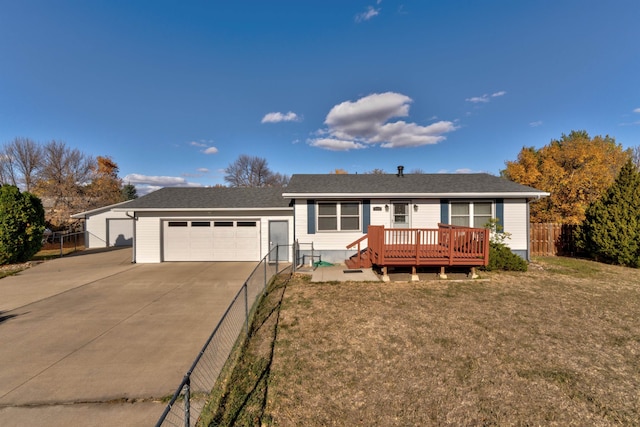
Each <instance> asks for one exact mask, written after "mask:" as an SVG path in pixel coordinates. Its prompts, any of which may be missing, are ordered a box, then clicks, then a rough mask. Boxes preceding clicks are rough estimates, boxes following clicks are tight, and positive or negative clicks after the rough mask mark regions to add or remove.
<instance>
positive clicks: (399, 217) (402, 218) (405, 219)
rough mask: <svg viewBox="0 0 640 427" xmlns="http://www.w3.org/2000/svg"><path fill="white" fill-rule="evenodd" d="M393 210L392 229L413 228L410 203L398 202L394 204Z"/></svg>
mask: <svg viewBox="0 0 640 427" xmlns="http://www.w3.org/2000/svg"><path fill="white" fill-rule="evenodd" d="M392 208H393V209H392V210H391V227H393V228H411V222H410V221H409V203H407V202H397V203H393V205H392Z"/></svg>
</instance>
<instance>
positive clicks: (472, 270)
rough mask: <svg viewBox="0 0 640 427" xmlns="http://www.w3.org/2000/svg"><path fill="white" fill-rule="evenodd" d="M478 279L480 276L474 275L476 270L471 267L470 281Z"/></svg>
mask: <svg viewBox="0 0 640 427" xmlns="http://www.w3.org/2000/svg"><path fill="white" fill-rule="evenodd" d="M478 277H480V276H478V275H477V274H476V268H475V267H471V278H472V279H477V278H478Z"/></svg>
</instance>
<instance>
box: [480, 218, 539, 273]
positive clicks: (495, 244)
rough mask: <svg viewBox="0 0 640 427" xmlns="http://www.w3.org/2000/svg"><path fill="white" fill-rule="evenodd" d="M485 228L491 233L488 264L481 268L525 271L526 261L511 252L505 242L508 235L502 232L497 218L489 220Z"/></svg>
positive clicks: (485, 269)
mask: <svg viewBox="0 0 640 427" xmlns="http://www.w3.org/2000/svg"><path fill="white" fill-rule="evenodd" d="M485 228H488V229H489V230H490V231H491V241H490V242H489V264H488V265H487V266H486V267H482V268H481V270H484V271H496V270H503V271H527V266H528V264H527V261H525V260H524V259H522V258H521V257H520V256H518V255H516V254H514V253H513V252H511V249H509V247H508V246H507V245H506V243H505V242H506V241H507V240H509V239H510V238H511V234H510V233H504V232H503V231H502V225H500V222H499V221H498V219H497V218H491V219H490V220H489V222H488V223H487V224H485Z"/></svg>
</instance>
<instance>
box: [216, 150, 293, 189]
mask: <svg viewBox="0 0 640 427" xmlns="http://www.w3.org/2000/svg"><path fill="white" fill-rule="evenodd" d="M224 172H225V177H224V180H225V182H227V183H228V184H229V186H231V187H283V186H285V185H286V184H287V183H288V182H289V177H287V176H286V175H282V174H280V173H274V172H272V171H271V170H270V169H269V167H268V165H267V160H266V159H264V158H262V157H257V156H248V155H246V154H242V155H241V156H240V157H238V158H237V159H236V160H235V161H234V162H233V163H231V164H229V166H227V168H226V169H225V170H224Z"/></svg>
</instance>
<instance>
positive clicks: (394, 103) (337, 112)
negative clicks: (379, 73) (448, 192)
mask: <svg viewBox="0 0 640 427" xmlns="http://www.w3.org/2000/svg"><path fill="white" fill-rule="evenodd" d="M411 102H413V101H412V99H411V98H409V97H408V96H406V95H403V94H401V93H395V92H385V93H374V94H372V95H368V96H365V97H363V98H360V99H358V100H357V101H355V102H352V101H345V102H342V103H340V104H338V105H336V106H334V107H333V108H332V109H331V111H329V114H327V118H326V119H325V122H324V123H325V124H326V125H327V128H326V129H322V130H319V131H317V132H315V134H316V135H319V137H318V138H313V139H311V140H309V145H311V146H313V147H320V148H325V149H328V150H336V151H347V150H352V149H360V148H365V147H367V146H368V145H377V144H379V145H380V146H381V147H384V148H396V147H417V146H421V145H429V144H436V143H438V142H440V141H442V140H444V139H445V136H444V134H445V133H448V132H452V131H454V130H456V129H457V127H456V126H455V125H454V123H453V122H449V121H439V122H436V123H432V124H430V125H428V126H422V125H419V124H416V123H407V122H405V121H403V120H398V121H395V122H389V120H391V119H392V118H395V117H406V116H408V115H409V106H410V104H411Z"/></svg>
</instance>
